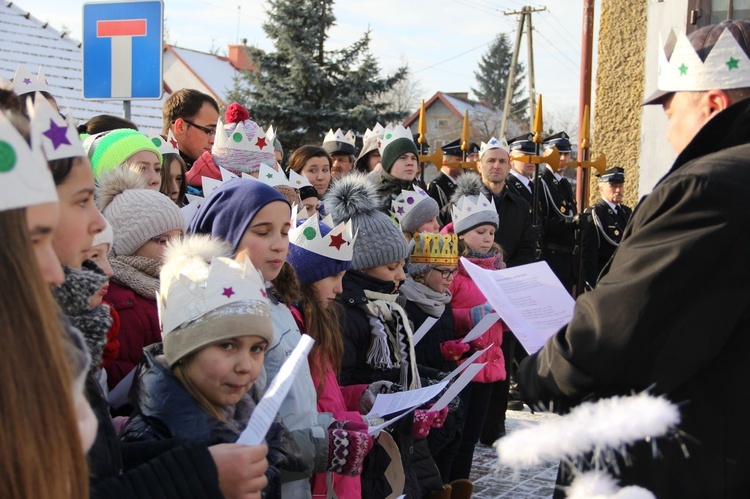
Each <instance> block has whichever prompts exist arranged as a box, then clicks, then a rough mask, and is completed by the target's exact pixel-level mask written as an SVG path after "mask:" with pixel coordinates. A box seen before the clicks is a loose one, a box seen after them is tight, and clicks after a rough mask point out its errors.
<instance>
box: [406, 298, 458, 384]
mask: <svg viewBox="0 0 750 499" xmlns="http://www.w3.org/2000/svg"><path fill="white" fill-rule="evenodd" d="M404 310H406V313H407V315H408V316H409V320H410V321H411V322H412V324H414V327H413V328H412V329H413V330H414V331H416V330H417V329H419V328H420V326H422V324H423V323H424V321H426V320H427V318H428V317H431V316H430V315H429V314H428V313H427V312H425V311H424V310H422V309H421V308H420V307H419V305H417V304H416V303H414V302H411V301H407V302H406V306H405V307H404ZM455 339H456V332H455V326H454V325H453V309H452V308H451V306H450V304H449V303H448V304H446V305H445V311H443V315H441V316H440V318H439V319H438V321H437V322H436V323H435V324H434V325H433V326H432V327H431V328H430V330H429V331H428V332H427V334H426V335H425V336H424V338H422V340H421V341H420V342H419V343H417V344H416V345H415V346H414V351H415V352H416V354H417V365H418V366H419V374H420V375H421V376H422V377H425V378H432V379H439V376H438V374H439V373H449V372H451V371H453V370H454V369H455V368H456V367H458V364H457V363H456V362H455V361H453V360H445V358H444V357H443V354H442V352H441V351H440V344H441V343H443V342H445V341H450V340H455Z"/></svg>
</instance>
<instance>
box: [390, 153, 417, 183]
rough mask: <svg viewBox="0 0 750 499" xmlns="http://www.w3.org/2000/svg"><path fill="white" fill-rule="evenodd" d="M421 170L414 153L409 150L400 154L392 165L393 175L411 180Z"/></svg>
mask: <svg viewBox="0 0 750 499" xmlns="http://www.w3.org/2000/svg"><path fill="white" fill-rule="evenodd" d="M418 172H419V162H418V161H417V157H416V156H415V155H414V153H411V152H407V153H406V154H402V155H401V156H399V157H398V158H397V159H396V161H394V162H393V166H391V175H393V176H394V177H396V178H397V179H399V180H407V181H409V182H411V181H412V180H414V178H415V177H416V176H417V173H418Z"/></svg>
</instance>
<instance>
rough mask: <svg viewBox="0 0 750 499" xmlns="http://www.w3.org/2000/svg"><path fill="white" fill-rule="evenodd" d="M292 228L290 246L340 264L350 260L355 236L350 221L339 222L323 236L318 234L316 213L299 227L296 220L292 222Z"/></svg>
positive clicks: (318, 227)
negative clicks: (337, 261)
mask: <svg viewBox="0 0 750 499" xmlns="http://www.w3.org/2000/svg"><path fill="white" fill-rule="evenodd" d="M292 227H293V228H292V229H291V230H290V231H289V242H290V243H291V244H294V245H295V246H298V247H300V248H303V249H306V250H307V251H311V252H313V253H315V254H317V255H321V256H325V257H327V258H331V259H332V260H339V261H342V262H350V261H351V260H352V256H353V255H354V241H356V240H357V235H356V234H353V233H352V222H351V220H349V221H347V222H346V223H344V222H341V223H340V224H338V225H337V226H336V227H333V228H331V231H330V232H329V233H328V234H326V235H325V236H321V234H320V226H319V225H318V214H317V213H316V214H315V215H313V216H311V217H310V218H308V219H307V220H305V221H304V222H303V223H302V224H301V225H300V226H299V227H297V226H296V220H292Z"/></svg>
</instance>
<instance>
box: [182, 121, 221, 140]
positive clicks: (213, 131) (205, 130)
mask: <svg viewBox="0 0 750 499" xmlns="http://www.w3.org/2000/svg"><path fill="white" fill-rule="evenodd" d="M182 121H184V122H185V123H187V124H188V125H190V126H192V127H195V128H197V129H198V130H200V131H201V132H203V133H205V134H206V135H208V136H209V137H213V136H214V135H216V129H215V128H206V127H204V126H200V125H196V124H195V123H193V122H192V121H190V120H186V119H185V118H182Z"/></svg>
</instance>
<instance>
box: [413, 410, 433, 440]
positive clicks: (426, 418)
mask: <svg viewBox="0 0 750 499" xmlns="http://www.w3.org/2000/svg"><path fill="white" fill-rule="evenodd" d="M436 414H437V412H429V411H426V410H423V409H417V410H416V411H414V422H413V423H412V425H411V436H412V437H414V438H427V435H429V434H430V428H431V427H432V423H433V421H434V420H435V415H436Z"/></svg>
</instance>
